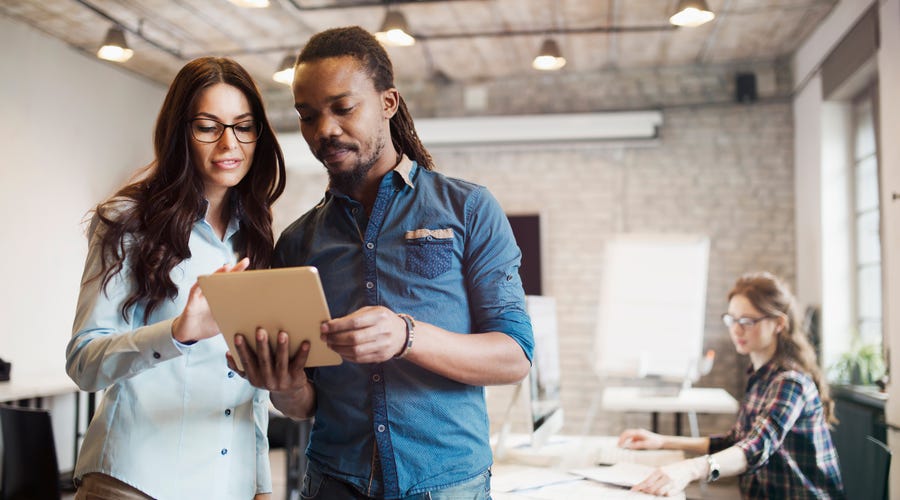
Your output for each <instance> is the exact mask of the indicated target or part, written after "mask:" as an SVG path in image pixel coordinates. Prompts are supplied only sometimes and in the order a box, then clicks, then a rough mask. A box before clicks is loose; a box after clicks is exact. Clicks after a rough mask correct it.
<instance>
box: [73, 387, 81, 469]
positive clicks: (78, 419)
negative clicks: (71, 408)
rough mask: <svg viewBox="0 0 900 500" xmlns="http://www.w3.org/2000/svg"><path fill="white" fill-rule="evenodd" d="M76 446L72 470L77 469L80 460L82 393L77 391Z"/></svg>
mask: <svg viewBox="0 0 900 500" xmlns="http://www.w3.org/2000/svg"><path fill="white" fill-rule="evenodd" d="M74 436H75V446H74V447H72V450H73V451H72V453H73V454H74V456H73V457H72V470H73V471H74V470H75V463H76V462H78V438H80V437H81V393H80V392H76V393H75V434H74Z"/></svg>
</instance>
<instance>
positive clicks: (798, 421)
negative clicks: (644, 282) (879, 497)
mask: <svg viewBox="0 0 900 500" xmlns="http://www.w3.org/2000/svg"><path fill="white" fill-rule="evenodd" d="M795 308H796V305H795V301H794V297H793V296H792V295H791V293H790V291H789V290H788V288H787V286H786V285H785V284H784V282H782V281H781V280H780V279H778V278H777V277H775V276H773V275H772V274H769V273H765V272H762V273H752V274H745V275H743V276H741V277H740V278H738V280H737V282H736V283H735V284H734V287H733V288H732V289H731V291H730V292H729V293H728V312H727V313H725V314H724V315H722V320H723V322H724V323H725V326H727V327H728V331H729V332H730V334H731V340H732V342H734V346H735V349H737V352H738V354H743V355H747V356H749V357H750V364H751V366H750V367H749V368H748V373H749V375H750V378H749V381H748V382H747V389H746V393H745V394H744V400H743V402H742V404H741V408H740V411H739V412H738V418H737V422H736V423H735V424H734V427H732V429H731V431H730V432H729V433H728V434H725V435H721V436H711V437H702V438H694V437H681V436H663V435H660V434H655V433H652V432H649V431H646V430H644V429H629V430H626V431H625V432H623V433H622V434H621V436H620V437H619V446H621V447H624V448H630V449H671V450H683V451H687V452H692V453H696V454H699V455H701V456H699V457H696V458H691V459H688V460H683V461H681V462H677V463H674V464H670V465H666V466H664V467H661V468H658V469H657V470H655V471H654V472H653V473H652V474H651V475H650V476H648V477H647V478H646V479H645V480H644V481H643V482H641V483H640V484H637V485H636V486H634V488H633V490H635V491H641V492H645V493H651V494H655V495H672V494H676V493H679V492H681V491H682V490H684V488H685V487H686V486H687V485H688V484H689V483H690V482H691V481H694V480H698V479H703V480H705V481H707V482H711V481H715V480H716V479H718V478H719V477H720V476H735V475H738V476H740V477H739V485H740V490H741V496H742V497H743V498H758V499H771V498H815V499H826V498H844V492H843V483H842V481H841V474H840V470H839V469H838V459H837V452H836V451H835V449H834V445H833V443H832V441H831V433H830V431H829V424H831V423H835V422H836V420H835V419H834V402H833V401H832V399H831V397H830V396H829V392H828V384H827V382H826V381H825V379H824V377H823V375H822V372H821V370H820V369H819V367H818V365H817V363H816V354H815V351H814V349H813V347H812V345H811V344H810V343H809V341H808V340H807V338H806V334H805V333H804V332H803V331H801V330H800V328H799V327H798V325H797V321H796V316H795Z"/></svg>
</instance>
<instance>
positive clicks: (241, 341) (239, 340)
mask: <svg viewBox="0 0 900 500" xmlns="http://www.w3.org/2000/svg"><path fill="white" fill-rule="evenodd" d="M234 345H244V336H243V335H235V336H234Z"/></svg>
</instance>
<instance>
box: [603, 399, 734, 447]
mask: <svg viewBox="0 0 900 500" xmlns="http://www.w3.org/2000/svg"><path fill="white" fill-rule="evenodd" d="M601 406H602V408H603V409H604V410H607V411H623V412H650V413H651V414H652V415H653V425H652V430H653V432H659V413H660V412H670V413H675V427H676V429H675V432H676V434H678V435H680V434H681V414H682V413H687V414H689V415H690V417H691V433H692V434H693V435H694V436H696V435H697V428H696V425H697V424H696V414H697V413H728V414H735V413H737V411H738V402H737V400H736V399H734V398H733V397H731V394H728V392H727V391H726V390H724V389H717V388H706V387H704V388H700V387H692V388H687V389H681V390H680V391H679V392H678V393H677V394H675V395H671V396H666V395H658V394H654V393H653V388H648V387H607V388H606V389H605V390H604V391H603V398H602V400H601Z"/></svg>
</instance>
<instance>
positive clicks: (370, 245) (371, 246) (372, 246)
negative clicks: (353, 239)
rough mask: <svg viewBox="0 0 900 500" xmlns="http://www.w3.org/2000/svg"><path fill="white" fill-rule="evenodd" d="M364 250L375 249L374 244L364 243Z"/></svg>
mask: <svg viewBox="0 0 900 500" xmlns="http://www.w3.org/2000/svg"><path fill="white" fill-rule="evenodd" d="M366 248H368V249H369V250H371V249H373V248H375V244H374V243H372V242H371V241H370V242H368V243H366Z"/></svg>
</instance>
